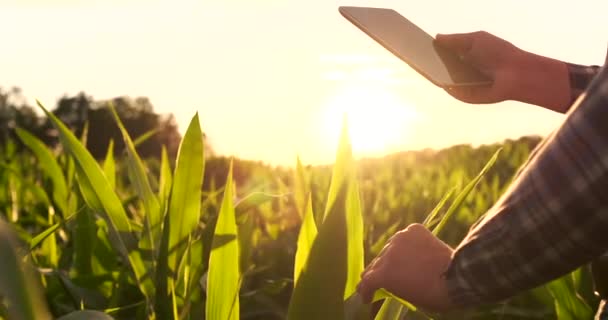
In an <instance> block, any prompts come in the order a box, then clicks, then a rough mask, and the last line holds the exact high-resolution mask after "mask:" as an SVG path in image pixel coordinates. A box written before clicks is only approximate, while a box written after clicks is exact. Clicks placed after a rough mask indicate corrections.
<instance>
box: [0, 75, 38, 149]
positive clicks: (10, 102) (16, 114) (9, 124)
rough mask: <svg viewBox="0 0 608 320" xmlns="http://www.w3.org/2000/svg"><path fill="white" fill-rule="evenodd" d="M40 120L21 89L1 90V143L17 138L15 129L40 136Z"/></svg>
mask: <svg viewBox="0 0 608 320" xmlns="http://www.w3.org/2000/svg"><path fill="white" fill-rule="evenodd" d="M40 123H41V121H40V118H39V117H38V115H37V114H36V112H35V111H34V108H32V107H31V106H29V105H27V103H26V101H25V98H24V97H23V95H22V93H21V89H19V88H18V87H13V88H11V89H10V90H4V89H3V88H0V143H4V142H5V141H6V140H7V139H14V138H15V132H14V131H15V128H16V127H20V128H24V129H26V130H28V131H30V132H32V133H34V134H37V135H39V134H40Z"/></svg>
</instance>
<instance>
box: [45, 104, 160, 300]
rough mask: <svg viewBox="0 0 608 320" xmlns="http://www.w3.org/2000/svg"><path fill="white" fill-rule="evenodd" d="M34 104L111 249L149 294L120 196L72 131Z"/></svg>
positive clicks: (141, 263) (143, 268)
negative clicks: (71, 165) (68, 158)
mask: <svg viewBox="0 0 608 320" xmlns="http://www.w3.org/2000/svg"><path fill="white" fill-rule="evenodd" d="M38 106H39V107H40V108H41V109H42V110H43V111H44V112H45V113H46V115H47V117H48V118H49V120H50V121H51V123H52V124H53V125H54V126H55V128H57V130H58V132H59V138H60V141H61V143H62V145H63V146H64V148H65V149H66V150H67V151H68V152H69V153H70V154H71V155H72V157H73V158H74V160H75V164H76V172H77V180H78V184H79V187H80V190H81V192H82V194H83V197H84V199H85V201H86V203H87V205H89V206H90V207H91V208H92V209H94V210H95V211H96V212H98V213H99V214H101V216H102V217H103V218H104V220H105V221H106V223H107V225H108V227H109V231H110V234H109V237H110V238H111V239H113V241H112V244H113V246H114V249H115V250H116V251H118V253H119V254H120V255H121V256H122V257H123V259H124V261H125V262H126V263H127V264H128V265H129V266H130V267H131V269H132V271H133V274H134V276H135V279H136V281H137V282H138V284H140V289H141V290H142V292H143V293H144V294H145V295H146V296H148V297H150V296H152V295H153V290H154V288H153V286H151V285H152V283H151V282H150V281H146V283H142V282H143V280H144V279H143V276H144V274H145V267H144V265H143V262H142V260H141V255H140V254H139V252H137V251H135V250H132V249H133V248H134V247H135V244H136V241H135V237H134V235H133V228H132V227H131V224H130V222H129V219H128V217H127V214H126V212H125V209H124V208H123V207H122V204H121V201H120V199H119V198H118V196H117V195H116V193H115V192H114V190H113V188H112V186H111V185H110V183H109V182H108V180H107V178H106V177H105V174H104V173H103V171H102V170H101V168H100V167H99V164H98V163H97V162H96V161H95V159H94V158H93V156H92V155H91V154H90V153H89V152H88V151H87V149H86V148H85V147H84V146H83V145H82V143H81V142H80V141H78V139H77V138H76V137H75V136H74V134H73V133H72V132H71V131H70V130H69V129H68V128H67V127H66V126H65V125H64V124H63V123H62V122H61V121H60V120H59V119H58V118H57V117H56V116H55V115H54V114H52V113H51V112H49V111H48V110H46V109H45V108H44V106H43V105H42V104H41V103H40V102H38Z"/></svg>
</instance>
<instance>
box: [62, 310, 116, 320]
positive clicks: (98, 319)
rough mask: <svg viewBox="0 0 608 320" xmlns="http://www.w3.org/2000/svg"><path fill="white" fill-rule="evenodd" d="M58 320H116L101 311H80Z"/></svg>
mask: <svg viewBox="0 0 608 320" xmlns="http://www.w3.org/2000/svg"><path fill="white" fill-rule="evenodd" d="M57 320H114V318H112V317H111V316H109V315H107V314H105V313H103V312H100V311H94V310H79V311H74V312H72V313H70V314H67V315H65V316H63V317H60V318H57Z"/></svg>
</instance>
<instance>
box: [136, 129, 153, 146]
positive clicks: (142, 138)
mask: <svg viewBox="0 0 608 320" xmlns="http://www.w3.org/2000/svg"><path fill="white" fill-rule="evenodd" d="M156 133H158V129H152V130H148V131H146V132H144V133H143V134H142V135H140V136H139V137H137V138H136V139H135V140H134V141H133V146H134V147H138V146H139V145H141V144H142V143H144V142H146V141H148V139H150V138H152V136H154V135H155V134H156Z"/></svg>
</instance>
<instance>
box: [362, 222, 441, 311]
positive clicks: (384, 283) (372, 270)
mask: <svg viewBox="0 0 608 320" xmlns="http://www.w3.org/2000/svg"><path fill="white" fill-rule="evenodd" d="M451 260H452V248H450V247H449V246H448V245H446V244H445V243H443V242H442V241H441V240H439V239H437V238H436V237H435V236H434V235H433V234H432V233H431V232H429V230H427V229H426V228H425V227H423V226H422V225H420V224H412V225H410V226H408V227H407V228H406V229H404V230H402V231H399V232H397V233H396V234H395V235H394V236H393V237H392V238H391V239H390V240H389V242H388V243H387V244H386V246H385V247H384V249H382V252H381V253H380V255H378V257H376V259H374V260H373V261H372V262H371V263H370V264H369V266H368V267H367V268H366V269H365V271H364V272H363V274H362V275H361V282H360V283H359V286H358V288H357V291H358V292H359V294H360V295H361V297H362V298H363V300H364V301H365V302H370V301H371V300H372V298H373V295H374V292H375V291H376V290H378V289H380V288H384V289H386V290H388V291H389V292H391V293H393V294H395V295H397V296H398V297H401V298H403V299H405V300H406V301H408V302H411V303H413V304H414V305H416V306H418V307H420V308H423V309H425V310H429V311H446V310H448V309H449V308H450V301H449V298H448V293H447V287H446V283H445V279H444V277H443V273H444V272H445V271H446V269H447V267H448V265H449V263H450V261H451Z"/></svg>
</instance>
